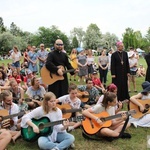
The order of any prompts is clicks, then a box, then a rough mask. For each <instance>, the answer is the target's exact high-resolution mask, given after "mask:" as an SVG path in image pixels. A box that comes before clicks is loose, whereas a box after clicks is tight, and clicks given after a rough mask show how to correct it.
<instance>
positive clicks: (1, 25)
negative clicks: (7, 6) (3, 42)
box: [0, 17, 6, 33]
mask: <svg viewBox="0 0 150 150" xmlns="http://www.w3.org/2000/svg"><path fill="white" fill-rule="evenodd" d="M3 32H6V28H5V27H4V23H3V18H2V17H0V33H3Z"/></svg>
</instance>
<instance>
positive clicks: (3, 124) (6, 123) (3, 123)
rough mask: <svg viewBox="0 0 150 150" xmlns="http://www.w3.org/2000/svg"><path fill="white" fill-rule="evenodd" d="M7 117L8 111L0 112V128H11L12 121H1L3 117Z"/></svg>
mask: <svg viewBox="0 0 150 150" xmlns="http://www.w3.org/2000/svg"><path fill="white" fill-rule="evenodd" d="M8 115H9V112H8V110H6V109H2V110H0V122H1V127H2V128H8V127H10V126H11V124H13V121H12V122H11V120H10V119H7V120H3V117H5V116H8Z"/></svg>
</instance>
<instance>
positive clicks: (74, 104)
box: [58, 94, 81, 109]
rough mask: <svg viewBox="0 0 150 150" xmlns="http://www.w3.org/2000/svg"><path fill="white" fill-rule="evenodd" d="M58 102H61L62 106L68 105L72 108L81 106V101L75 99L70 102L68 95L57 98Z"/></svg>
mask: <svg viewBox="0 0 150 150" xmlns="http://www.w3.org/2000/svg"><path fill="white" fill-rule="evenodd" d="M58 100H59V102H61V103H62V104H69V105H70V106H71V107H72V108H77V109H78V108H80V105H81V100H80V99H79V98H76V101H74V102H73V101H72V100H71V99H70V96H69V94H68V95H64V96H61V97H59V98H58Z"/></svg>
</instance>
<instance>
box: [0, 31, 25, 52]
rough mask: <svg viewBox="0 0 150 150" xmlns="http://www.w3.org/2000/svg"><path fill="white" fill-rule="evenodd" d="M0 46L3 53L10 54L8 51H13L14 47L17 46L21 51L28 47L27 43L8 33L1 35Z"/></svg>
mask: <svg viewBox="0 0 150 150" xmlns="http://www.w3.org/2000/svg"><path fill="white" fill-rule="evenodd" d="M0 45H1V49H0V50H1V52H2V53H8V51H9V50H11V49H12V47H13V46H14V45H16V46H17V47H18V48H19V50H23V49H24V48H25V47H26V45H27V42H25V41H24V40H23V39H22V38H21V37H16V36H14V35H12V34H11V33H10V32H9V31H8V32H4V33H2V34H1V35H0Z"/></svg>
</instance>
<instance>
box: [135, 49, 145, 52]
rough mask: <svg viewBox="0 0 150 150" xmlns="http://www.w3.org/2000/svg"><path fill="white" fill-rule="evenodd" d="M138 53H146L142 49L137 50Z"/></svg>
mask: <svg viewBox="0 0 150 150" xmlns="http://www.w3.org/2000/svg"><path fill="white" fill-rule="evenodd" d="M136 51H137V52H138V53H144V52H145V51H144V50H142V49H140V48H137V49H136Z"/></svg>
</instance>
